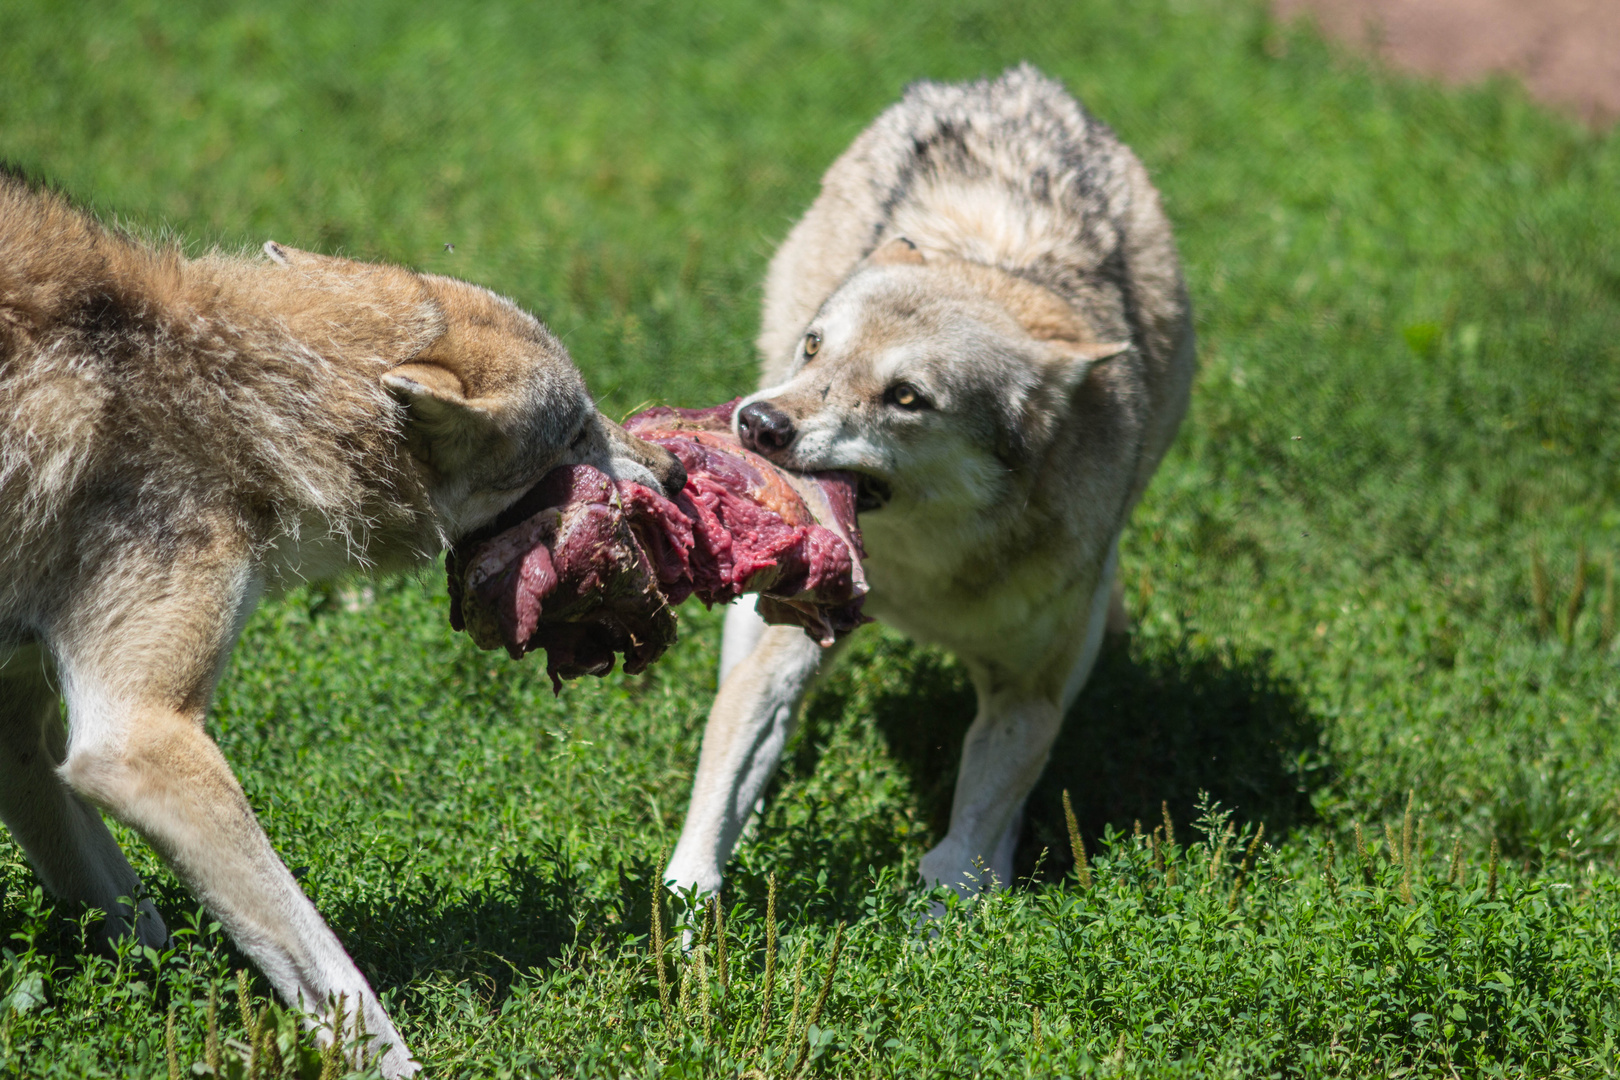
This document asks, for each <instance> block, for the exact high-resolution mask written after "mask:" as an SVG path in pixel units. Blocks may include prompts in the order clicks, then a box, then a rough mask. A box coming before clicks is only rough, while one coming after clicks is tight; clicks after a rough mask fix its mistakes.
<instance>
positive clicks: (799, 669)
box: [665, 65, 1194, 892]
mask: <svg viewBox="0 0 1620 1080" xmlns="http://www.w3.org/2000/svg"><path fill="white" fill-rule="evenodd" d="M759 349H760V353H761V356H762V361H761V379H760V383H761V386H762V387H763V389H761V390H759V391H758V392H757V393H755V394H753V395H752V396H750V397H748V398H745V399H744V400H743V402H742V403H741V405H740V406H739V408H738V411H737V431H738V434H739V436H740V437H741V438H742V439H743V441H744V443H745V444H746V445H748V446H750V447H753V448H755V449H757V450H758V451H759V452H760V453H762V454H764V455H766V456H767V457H768V458H770V459H771V460H772V461H774V462H775V463H777V464H779V465H782V466H784V467H788V468H792V469H801V470H811V471H813V470H818V469H848V470H852V471H854V472H855V473H857V474H859V476H860V492H861V496H860V507H861V519H860V526H861V530H862V532H863V534H864V536H865V542H866V551H867V560H866V564H865V569H866V575H867V580H868V583H869V585H870V587H871V592H870V593H869V594H868V596H867V601H866V611H867V612H868V613H869V614H871V615H873V616H875V617H876V618H878V619H879V620H881V621H883V622H886V623H888V624H889V625H890V626H893V627H895V628H897V629H899V630H901V631H903V632H905V633H906V634H908V635H910V636H911V637H913V638H915V639H916V640H918V641H922V642H928V643H931V644H935V645H939V646H943V647H944V648H946V649H949V650H950V651H951V652H953V653H955V655H956V656H957V657H958V658H959V659H960V660H961V662H962V663H963V664H964V665H965V667H966V669H967V671H968V672H969V674H970V676H971V678H972V681H973V684H974V687H975V688H976V690H977V693H978V713H977V716H976V717H975V719H974V721H973V724H972V726H971V728H970V729H969V731H968V733H967V736H966V740H965V742H964V744H963V747H962V757H961V766H960V770H959V772H958V774H957V778H956V789H955V794H954V798H953V804H952V807H951V817H950V827H949V830H948V831H947V833H946V834H945V836H944V838H943V839H941V840H940V841H939V843H938V844H937V845H936V846H935V847H934V848H933V849H932V850H930V851H929V852H927V853H926V854H925V855H924V856H923V859H922V863H921V868H920V869H921V874H922V877H923V879H924V881H925V882H926V883H928V884H930V885H933V884H939V883H946V884H949V885H951V886H954V887H956V888H958V889H959V890H962V891H964V892H973V891H976V890H977V889H979V888H980V887H982V886H983V885H985V884H988V883H989V881H990V880H991V879H992V878H993V879H994V880H996V881H999V882H1001V883H1008V882H1010V881H1011V876H1012V859H1013V851H1014V847H1015V845H1016V842H1017V839H1018V834H1019V829H1020V825H1021V817H1022V806H1023V803H1024V801H1025V799H1026V798H1027V796H1028V794H1029V792H1030V790H1031V789H1032V787H1033V786H1034V784H1035V782H1036V780H1037V779H1038V778H1039V776H1040V773H1041V770H1042V769H1043V767H1044V766H1045V763H1046V760H1047V756H1048V754H1049V753H1050V750H1051V747H1052V743H1053V741H1054V739H1055V738H1056V736H1057V733H1058V730H1059V727H1060V725H1061V724H1062V721H1063V717H1064V715H1065V714H1066V713H1067V711H1068V709H1069V707H1070V705H1071V703H1072V702H1073V701H1074V700H1075V697H1076V695H1077V694H1078V693H1079V692H1080V689H1081V687H1082V686H1083V685H1084V684H1085V682H1086V679H1087V678H1088V676H1089V675H1090V672H1091V669H1092V666H1093V664H1094V662H1095V660H1096V657H1097V652H1098V647H1099V644H1100V642H1101V639H1102V635H1103V633H1104V628H1105V625H1106V624H1107V622H1108V621H1109V618H1110V610H1111V607H1112V608H1114V618H1115V619H1116V620H1118V619H1121V618H1122V617H1123V612H1122V610H1120V609H1118V608H1117V601H1116V602H1115V603H1114V604H1111V597H1112V596H1113V595H1114V593H1113V585H1114V580H1115V573H1116V568H1117V563H1118V544H1119V537H1120V534H1121V531H1122V530H1123V529H1124V527H1125V524H1126V521H1127V519H1128V518H1129V515H1130V512H1131V509H1132V507H1133V506H1134V505H1135V504H1136V502H1137V501H1138V500H1139V499H1140V498H1141V496H1142V492H1143V490H1144V488H1145V487H1146V486H1147V483H1148V481H1149V479H1150V478H1151V477H1152V476H1153V472H1154V469H1155V468H1156V467H1157V465H1158V463H1159V460H1160V458H1162V457H1163V456H1164V454H1165V451H1166V449H1167V447H1168V446H1169V445H1170V441H1171V439H1172V438H1173V437H1174V435H1175V432H1176V429H1177V426H1178V425H1179V423H1180V421H1181V417H1182V414H1183V413H1184V412H1185V411H1186V407H1187V399H1188V394H1189V389H1190V386H1191V382H1192V375H1193V369H1194V347H1193V332H1192V321H1191V314H1190V309H1189V304H1188V298H1187V292H1186V288H1185V286H1184V284H1183V281H1182V276H1181V271H1180V266H1179V261H1178V258H1177V255H1176V248H1175V243H1174V241H1173V239H1172V237H1171V232H1170V225H1169V223H1168V221H1167V220H1166V218H1165V215H1164V213H1163V211H1162V210H1161V208H1160V203H1159V198H1158V195H1157V193H1156V192H1155V190H1154V188H1153V185H1152V183H1151V182H1150V181H1149V179H1148V175H1147V172H1146V170H1144V168H1143V167H1142V164H1141V163H1140V162H1139V161H1138V160H1137V158H1136V156H1135V155H1134V154H1132V153H1131V151H1130V150H1128V149H1127V148H1126V147H1125V146H1124V145H1123V144H1122V143H1121V142H1120V141H1119V139H1118V138H1117V137H1116V136H1115V135H1114V133H1113V132H1112V131H1111V130H1110V129H1109V128H1108V127H1106V126H1105V125H1104V124H1102V123H1101V122H1099V121H1098V120H1096V119H1094V118H1093V117H1092V116H1091V115H1090V114H1089V113H1087V112H1086V111H1085V109H1083V108H1082V107H1081V106H1080V104H1079V103H1078V102H1076V101H1075V100H1074V99H1073V98H1072V97H1070V96H1069V94H1068V93H1067V92H1066V91H1065V90H1064V89H1063V88H1062V86H1061V85H1060V84H1058V83H1057V82H1055V81H1053V80H1051V79H1048V78H1046V77H1044V76H1043V75H1041V74H1040V73H1039V72H1037V71H1035V70H1034V69H1033V68H1030V67H1028V66H1027V65H1026V66H1023V67H1019V68H1016V69H1013V70H1010V71H1008V72H1006V73H1005V74H1003V75H1002V76H1001V77H1000V78H998V79H995V80H994V81H980V82H972V83H963V84H941V83H932V82H923V83H919V84H916V85H914V86H912V87H911V88H910V89H908V91H907V92H906V94H905V96H904V98H903V99H902V100H901V101H900V102H899V103H898V104H896V105H894V106H893V107H891V108H890V109H889V110H888V111H886V112H885V113H883V114H882V115H881V116H880V117H878V119H877V120H876V121H875V122H874V123H873V124H872V125H871V127H869V128H868V129H867V130H866V131H865V132H864V133H862V134H861V135H860V136H859V137H858V138H857V139H856V140H855V142H854V144H853V145H852V146H851V147H850V148H849V149H848V150H847V151H846V152H845V153H844V155H843V156H842V157H840V158H839V159H838V160H837V161H836V162H834V163H833V165H832V167H831V168H830V169H829V170H828V171H827V174H826V176H825V177H824V178H823V180H822V187H821V193H820V195H819V196H818V197H817V199H816V200H815V202H814V204H813V205H812V206H811V207H810V209H809V211H808V212H807V213H806V214H805V216H804V218H803V219H802V220H801V221H799V223H798V224H797V225H796V226H794V228H793V229H792V231H791V232H790V233H789V234H788V237H787V239H786V240H785V241H784V242H783V244H782V246H781V248H780V249H779V250H778V251H777V253H776V255H775V257H774V258H773V259H772V261H771V264H770V269H769V271H768V274H767V276H766V280H765V297H764V312H763V320H762V326H761V330H760V335H759ZM827 659H828V653H826V652H823V650H822V649H821V648H819V647H818V646H817V645H816V643H815V642H813V641H811V640H809V639H808V638H806V637H805V635H804V634H803V633H801V632H799V631H798V630H796V629H793V628H783V627H769V628H767V627H766V626H764V625H763V624H762V623H761V622H760V620H759V619H758V617H757V616H756V615H754V614H753V613H752V612H751V611H750V610H748V609H747V608H746V607H743V606H741V605H739V606H737V607H735V608H733V609H732V610H731V611H730V612H729V613H728V615H727V619H726V626H725V632H724V639H723V643H722V650H721V661H720V669H721V685H720V689H719V693H718V695H717V697H716V698H715V701H714V705H713V707H712V709H711V711H710V713H709V720H708V726H707V728H706V729H705V732H704V738H703V749H702V754H701V757H700V760H699V763H698V769H697V776H696V778H695V780H694V782H693V789H692V798H691V805H690V807H689V809H688V811H687V816H686V821H685V824H684V827H683V830H682V833H681V837H680V841H679V844H678V845H677V847H676V849H675V853H674V855H673V857H672V858H671V860H670V863H669V866H668V868H667V870H666V871H665V880H666V881H667V882H669V883H670V884H671V885H672V886H674V887H677V888H696V889H698V890H701V891H713V890H715V889H717V888H718V887H719V885H720V882H721V877H722V873H723V868H724V865H725V862H726V859H727V858H728V856H729V855H730V852H731V849H732V846H733V845H734V844H735V842H736V840H737V837H738V835H739V833H740V832H741V830H742V828H743V826H744V824H745V823H746V821H747V819H748V816H749V814H750V813H751V812H753V810H754V808H755V805H756V803H757V801H758V800H759V798H760V795H761V793H762V791H763V790H764V788H765V784H766V782H767V781H768V780H769V778H770V776H771V775H772V773H773V772H774V770H775V767H776V763H777V759H778V758H779V756H780V755H781V753H782V749H783V745H784V744H785V743H786V741H787V739H788V737H789V735H790V733H791V732H792V729H793V725H794V723H795V721H796V716H797V711H798V708H799V704H800V702H801V701H802V700H803V698H804V696H805V694H806V693H807V692H808V691H809V689H810V688H811V685H812V683H813V681H814V679H815V677H816V675H817V673H818V672H819V671H820V670H821V669H822V668H823V667H824V666H825V664H826V663H827ZM918 722H919V723H926V722H928V718H927V717H919V718H918Z"/></svg>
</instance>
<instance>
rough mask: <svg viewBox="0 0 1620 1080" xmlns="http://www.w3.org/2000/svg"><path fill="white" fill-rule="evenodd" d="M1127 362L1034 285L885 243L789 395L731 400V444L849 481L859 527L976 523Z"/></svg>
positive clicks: (835, 313)
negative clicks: (873, 520) (856, 498)
mask: <svg viewBox="0 0 1620 1080" xmlns="http://www.w3.org/2000/svg"><path fill="white" fill-rule="evenodd" d="M1128 348H1130V346H1129V345H1128V344H1118V343H1098V342H1097V341H1096V340H1095V338H1094V335H1093V334H1092V332H1091V330H1090V328H1089V326H1087V324H1086V322H1085V320H1084V319H1083V318H1082V317H1081V316H1080V315H1079V314H1078V313H1077V312H1076V311H1075V310H1074V309H1073V308H1072V306H1071V305H1069V304H1067V303H1065V302H1064V301H1063V300H1062V299H1061V298H1060V297H1058V296H1057V295H1056V294H1055V293H1053V292H1051V291H1050V290H1048V289H1046V288H1043V287H1042V286H1040V285H1037V284H1034V283H1033V282H1030V281H1028V280H1025V279H1023V278H1020V277H1017V276H1015V275H1013V274H1010V273H1007V272H1005V271H1003V270H999V269H996V268H994V267H990V266H986V265H983V264H979V263H974V262H969V261H967V260H964V259H960V258H956V257H954V256H950V255H943V254H935V253H928V252H925V251H923V250H920V249H919V248H918V247H917V246H916V245H914V244H912V243H911V242H910V241H909V240H906V239H903V238H896V239H894V240H891V241H889V242H888V243H886V244H884V245H882V246H881V247H879V248H878V249H877V250H875V251H874V252H872V254H871V255H869V256H867V258H866V259H864V260H863V261H862V262H861V263H860V264H859V265H858V266H857V267H856V268H855V270H854V272H853V273H851V274H850V276H849V277H848V279H846V280H845V282H844V283H843V284H842V285H841V286H839V288H838V289H837V290H835V291H834V292H833V294H832V295H831V296H829V297H828V298H827V300H826V302H825V303H823V304H822V306H821V309H820V310H819V311H818V312H817V313H816V316H815V318H814V319H812V320H811V322H810V325H809V326H808V327H806V328H805V332H804V334H803V336H802V337H801V339H800V341H799V344H798V346H797V354H796V355H795V357H794V359H793V362H792V366H791V367H790V368H789V369H788V377H787V379H786V381H784V382H782V383H780V384H779V385H777V386H773V387H769V388H767V389H764V390H761V391H759V392H758V393H756V394H754V395H752V396H751V397H748V398H746V399H744V401H743V403H742V405H741V407H740V408H738V410H737V421H736V423H737V433H738V435H739V437H740V438H741V439H742V440H743V442H744V444H745V445H747V446H749V447H750V448H752V449H754V450H756V451H757V452H759V453H762V454H764V455H765V456H767V457H769V458H771V459H772V460H773V461H775V462H776V463H777V464H779V465H783V466H786V467H789V468H794V469H806V470H816V469H849V470H851V471H853V472H856V473H858V474H859V475H860V476H861V478H862V483H861V510H862V512H863V513H867V514H870V513H873V512H877V511H882V512H884V513H895V514H905V513H907V512H908V511H916V510H919V509H921V508H923V507H924V506H926V507H928V509H929V510H930V511H932V512H938V511H947V512H949V511H960V512H962V513H963V514H964V515H965V514H971V513H976V512H982V511H985V510H988V509H991V508H993V507H994V506H995V505H996V504H997V503H998V502H999V501H1001V500H1002V499H1004V498H1006V497H1007V496H1008V494H1010V493H1011V492H1012V491H1014V490H1016V489H1017V487H1018V483H1017V481H1018V478H1019V477H1020V476H1027V475H1029V474H1031V473H1033V472H1034V471H1035V469H1036V467H1037V466H1038V464H1039V463H1040V459H1041V456H1042V454H1043V451H1044V450H1045V449H1046V447H1047V445H1048V444H1049V442H1050V440H1051V437H1052V435H1053V433H1054V431H1055V430H1056V428H1057V426H1058V425H1059V424H1060V423H1061V422H1062V421H1063V419H1064V417H1065V415H1066V413H1067V403H1068V401H1069V399H1070V397H1071V396H1072V394H1073V393H1074V391H1075V390H1076V389H1077V388H1078V387H1079V386H1080V384H1081V383H1082V382H1083V381H1084V379H1085V378H1086V375H1087V373H1088V372H1089V371H1090V370H1091V369H1092V366H1093V365H1095V364H1097V363H1098V362H1100V361H1103V360H1106V359H1107V358H1108V357H1111V356H1115V355H1118V354H1120V353H1122V352H1124V351H1126V350H1127V349H1128ZM930 516H932V514H931V515H930Z"/></svg>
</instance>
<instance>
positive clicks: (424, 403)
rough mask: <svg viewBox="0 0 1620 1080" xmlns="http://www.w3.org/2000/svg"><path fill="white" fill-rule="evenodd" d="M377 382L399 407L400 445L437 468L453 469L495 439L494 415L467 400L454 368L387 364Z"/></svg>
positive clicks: (497, 431)
mask: <svg viewBox="0 0 1620 1080" xmlns="http://www.w3.org/2000/svg"><path fill="white" fill-rule="evenodd" d="M382 384H383V386H384V387H385V388H386V389H387V390H388V393H389V394H390V395H392V396H393V398H394V400H395V401H397V402H399V403H400V404H401V405H404V406H405V412H406V417H405V445H406V446H407V447H408V448H409V449H410V452H411V456H412V457H414V458H416V459H417V460H419V461H422V462H425V463H426V464H428V465H431V466H432V467H433V468H434V469H436V470H438V471H439V472H440V473H454V472H457V471H459V470H460V469H462V468H464V467H465V466H466V465H467V464H468V463H469V462H471V461H473V460H475V459H476V458H477V457H479V456H480V455H485V454H488V453H490V452H491V451H492V450H493V449H494V444H495V443H496V442H497V441H498V440H499V439H500V438H501V431H500V427H499V425H498V424H497V423H496V422H495V417H494V415H493V414H492V413H491V412H490V411H489V410H488V409H484V408H480V407H479V406H477V405H474V404H473V403H472V402H470V401H468V400H467V395H466V389H465V387H464V386H463V385H462V382H461V380H460V379H458V378H457V377H456V376H455V374H454V373H452V372H450V371H449V370H447V369H445V368H443V367H440V366H439V365H438V364H425V363H419V362H415V361H413V362H411V363H407V364H400V365H399V366H397V367H394V368H390V369H389V370H388V373H387V374H385V375H384V376H383V377H382Z"/></svg>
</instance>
